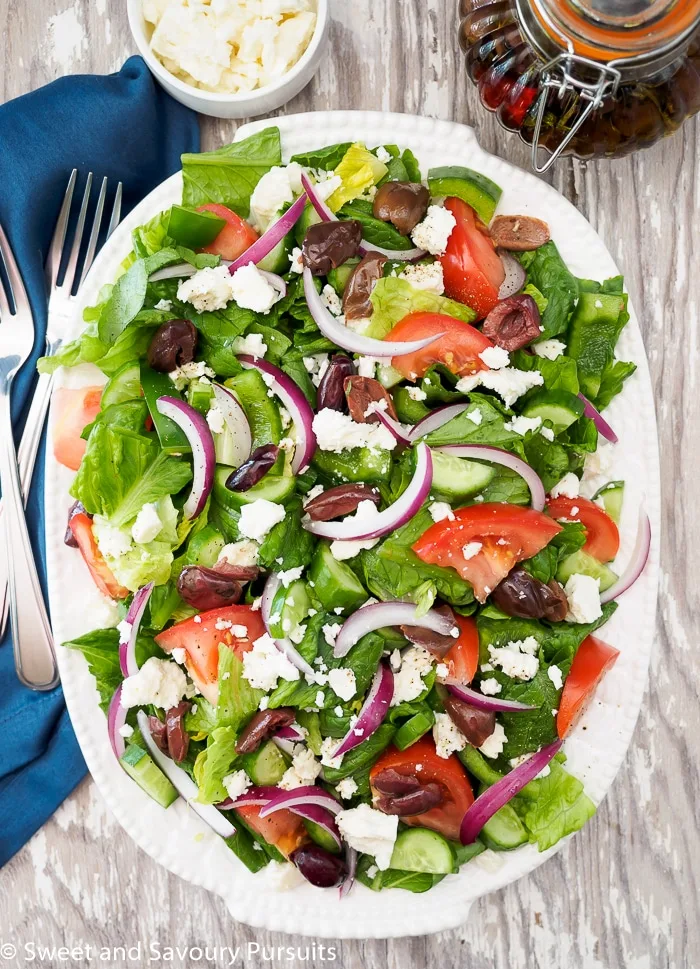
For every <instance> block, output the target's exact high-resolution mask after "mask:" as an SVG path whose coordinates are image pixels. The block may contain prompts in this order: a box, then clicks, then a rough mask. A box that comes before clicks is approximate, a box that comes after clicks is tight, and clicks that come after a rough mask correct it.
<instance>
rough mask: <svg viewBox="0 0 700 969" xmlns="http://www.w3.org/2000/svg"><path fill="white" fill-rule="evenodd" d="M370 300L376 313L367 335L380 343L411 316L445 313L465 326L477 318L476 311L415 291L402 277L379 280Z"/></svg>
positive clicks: (434, 295) (422, 290)
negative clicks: (395, 327) (461, 321)
mask: <svg viewBox="0 0 700 969" xmlns="http://www.w3.org/2000/svg"><path fill="white" fill-rule="evenodd" d="M370 299H371V300H372V306H373V307H374V312H373V313H372V316H371V318H370V323H369V326H368V327H367V329H366V331H365V332H366V334H367V336H372V337H374V338H375V339H377V340H381V339H383V338H384V337H385V336H386V335H387V333H388V332H389V331H390V330H391V329H392V328H393V327H394V326H396V324H397V323H398V322H399V320H402V319H403V318H404V316H408V314H409V313H445V314H446V315H447V316H454V318H455V319H457V320H464V322H465V323H470V322H471V321H472V320H474V319H475V318H476V313H475V312H474V310H472V309H470V307H468V306H465V305H464V303H457V302H455V300H452V299H448V298H447V297H446V296H437V295H436V294H435V293H430V292H428V291H427V290H425V289H416V287H415V286H411V284H410V283H409V282H407V281H406V280H405V279H401V277H400V276H384V277H383V278H382V279H380V280H379V281H378V283H377V285H376V286H375V287H374V290H373V291H372V295H371V297H370Z"/></svg>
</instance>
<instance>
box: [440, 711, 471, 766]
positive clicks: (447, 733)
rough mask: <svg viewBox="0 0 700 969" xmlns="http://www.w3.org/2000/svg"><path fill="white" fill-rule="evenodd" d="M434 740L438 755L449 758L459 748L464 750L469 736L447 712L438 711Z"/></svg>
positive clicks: (445, 758)
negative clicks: (466, 735) (465, 734)
mask: <svg viewBox="0 0 700 969" xmlns="http://www.w3.org/2000/svg"><path fill="white" fill-rule="evenodd" d="M433 740H434V741H435V752H436V753H437V755H438V757H442V758H443V759H444V760H447V759H448V758H449V757H450V756H451V755H452V754H454V752H455V751H457V750H464V748H465V747H466V746H467V738H466V737H465V736H464V734H463V733H462V731H461V730H460V729H459V727H458V726H457V724H456V723H455V722H454V720H452V718H451V717H450V716H449V715H448V714H447V713H436V714H435V723H434V724H433Z"/></svg>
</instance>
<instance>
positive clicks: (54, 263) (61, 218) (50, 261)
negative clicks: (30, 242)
mask: <svg viewBox="0 0 700 969" xmlns="http://www.w3.org/2000/svg"><path fill="white" fill-rule="evenodd" d="M77 178H78V169H77V168H74V169H73V171H72V172H71V175H70V178H69V179H68V186H67V187H66V193H65V195H64V196H63V204H62V205H61V211H60V212H59V213H58V219H57V221H56V228H55V229H54V234H53V239H52V240H51V248H50V249H49V254H48V257H47V259H46V285H47V288H48V289H49V291H50V290H51V289H53V287H54V286H55V285H56V281H57V279H58V271H59V269H60V266H61V256H62V255H63V243H64V242H65V241H66V230H67V228H68V217H69V215H70V207H71V202H72V201H73V190H74V189H75V183H76V180H77Z"/></svg>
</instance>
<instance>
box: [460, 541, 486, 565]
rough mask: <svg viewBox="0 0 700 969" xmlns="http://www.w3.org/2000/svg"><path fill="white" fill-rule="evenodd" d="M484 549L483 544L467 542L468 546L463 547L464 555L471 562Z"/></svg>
mask: <svg viewBox="0 0 700 969" xmlns="http://www.w3.org/2000/svg"><path fill="white" fill-rule="evenodd" d="M483 547H484V546H483V544H482V543H481V542H467V544H466V545H463V546H462V555H463V556H464V558H465V559H466V560H467V561H469V559H473V558H474V556H475V555H478V554H479V552H480V551H481V550H482V548H483Z"/></svg>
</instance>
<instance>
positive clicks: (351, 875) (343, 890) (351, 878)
mask: <svg viewBox="0 0 700 969" xmlns="http://www.w3.org/2000/svg"><path fill="white" fill-rule="evenodd" d="M357 857H358V856H357V851H356V850H355V849H354V848H352V847H351V846H350V845H348V844H346V845H345V864H346V865H347V866H348V873H347V875H346V876H345V881H344V882H343V884H342V885H341V886H340V897H341V898H345V896H346V895H347V893H348V892H349V891H350V889H351V888H352V886H353V885H354V884H355V874H356V872H357Z"/></svg>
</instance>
